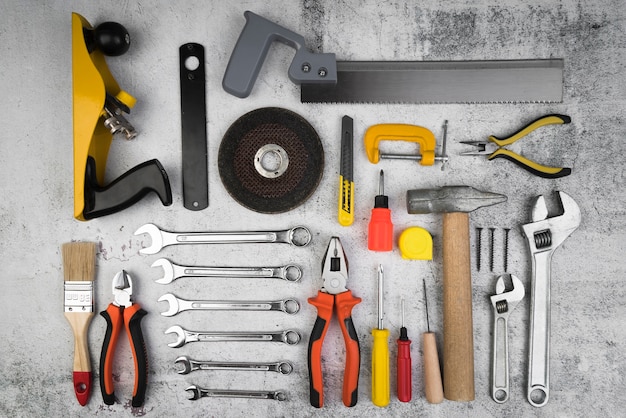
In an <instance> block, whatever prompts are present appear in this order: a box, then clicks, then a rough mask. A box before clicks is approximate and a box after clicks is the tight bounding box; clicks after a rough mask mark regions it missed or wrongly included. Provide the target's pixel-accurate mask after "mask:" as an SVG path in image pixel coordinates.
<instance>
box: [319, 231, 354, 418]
mask: <svg viewBox="0 0 626 418" xmlns="http://www.w3.org/2000/svg"><path fill="white" fill-rule="evenodd" d="M322 279H323V282H324V285H323V287H322V289H321V290H320V291H319V292H317V296H316V297H314V298H309V303H310V304H311V305H313V306H315V307H316V308H317V319H316V320H315V325H314V326H313V331H312V332H311V338H310V339H309V356H308V362H309V384H310V389H311V392H310V397H311V405H313V406H314V407H316V408H321V407H322V406H323V405H324V384H323V381H322V345H323V344H324V337H325V336H326V331H328V325H329V324H330V320H331V318H332V316H333V308H334V310H335V312H336V313H337V320H338V321H339V326H340V327H341V332H342V333H343V339H344V341H345V344H346V368H345V370H344V375H343V396H342V398H343V403H344V405H346V406H354V405H356V402H357V394H358V386H359V368H360V363H361V352H360V347H359V338H358V336H357V334H356V329H355V328H354V323H353V322H352V308H353V307H354V306H355V305H357V304H358V303H360V302H361V298H357V297H355V296H352V292H351V291H350V290H348V289H347V288H346V282H347V280H348V261H347V259H346V254H345V253H344V251H343V247H342V245H341V241H340V240H339V238H337V237H332V238H331V239H330V243H329V244H328V249H327V250H326V255H325V256H324V261H323V262H322Z"/></svg>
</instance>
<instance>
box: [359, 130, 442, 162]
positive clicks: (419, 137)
mask: <svg viewBox="0 0 626 418" xmlns="http://www.w3.org/2000/svg"><path fill="white" fill-rule="evenodd" d="M447 128H448V121H445V122H444V125H443V141H442V147H443V149H442V155H441V156H436V155H435V145H436V141H435V135H434V134H433V133H432V132H431V131H430V130H428V129H426V128H424V127H422V126H416V125H405V124H392V123H384V124H379V125H373V126H370V127H369V128H368V129H367V131H365V136H364V138H363V139H364V143H365V152H366V153H367V158H368V159H369V161H370V162H371V163H373V164H377V163H378V161H379V160H380V159H399V160H417V161H419V163H420V164H421V165H434V164H435V161H438V162H441V163H442V165H441V169H442V170H443V169H444V167H445V164H446V163H447V162H448V160H449V158H448V156H447V155H446V136H447ZM380 141H408V142H416V143H418V144H419V150H420V154H419V155H409V154H382V153H380V151H379V149H378V145H379V143H380Z"/></svg>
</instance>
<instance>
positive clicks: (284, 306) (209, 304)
mask: <svg viewBox="0 0 626 418" xmlns="http://www.w3.org/2000/svg"><path fill="white" fill-rule="evenodd" d="M164 301H165V302H169V305H170V308H169V309H168V310H167V311H165V312H161V315H163V316H174V315H176V314H177V313H179V312H183V311H200V310H203V311H280V312H285V313H288V314H295V313H297V312H298V311H299V310H300V304H299V303H298V301H297V300H295V299H285V300H276V301H221V300H185V299H180V298H177V297H176V296H174V295H172V294H171V293H166V294H165V295H163V296H161V297H160V298H159V300H158V302H164Z"/></svg>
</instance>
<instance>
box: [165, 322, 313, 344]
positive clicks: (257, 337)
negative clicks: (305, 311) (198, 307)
mask: <svg viewBox="0 0 626 418" xmlns="http://www.w3.org/2000/svg"><path fill="white" fill-rule="evenodd" d="M165 334H177V337H178V338H177V339H176V341H175V342H173V343H169V344H168V347H172V348H178V347H182V346H183V345H185V344H187V343H193V342H197V341H200V342H215V341H250V342H255V341H263V342H265V341H268V342H269V341H273V342H279V343H284V344H287V345H296V344H298V343H299V342H300V338H301V337H300V334H298V333H297V332H296V331H293V330H286V331H279V332H222V331H216V332H198V331H187V330H186V329H184V328H182V327H181V326H178V325H174V326H173V327H169V328H168V329H167V330H166V331H165Z"/></svg>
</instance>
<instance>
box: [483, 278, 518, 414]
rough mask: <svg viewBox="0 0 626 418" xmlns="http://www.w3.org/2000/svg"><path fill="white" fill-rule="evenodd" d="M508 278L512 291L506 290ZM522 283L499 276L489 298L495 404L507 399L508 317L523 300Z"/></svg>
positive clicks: (492, 384) (492, 390) (492, 394)
mask: <svg viewBox="0 0 626 418" xmlns="http://www.w3.org/2000/svg"><path fill="white" fill-rule="evenodd" d="M507 276H510V278H511V282H512V285H513V287H512V289H510V290H507V285H506V283H505V277H507ZM524 294H525V290H524V285H523V284H522V281H521V280H520V279H519V278H517V276H514V275H512V274H509V275H505V276H500V277H498V280H497V281H496V294H495V295H493V296H491V304H492V305H493V308H494V314H495V315H494V321H493V359H492V369H491V397H492V398H493V400H494V401H496V402H497V403H504V402H506V401H507V400H508V399H509V337H508V332H509V331H508V330H509V325H508V320H509V315H510V314H511V312H512V311H513V309H515V307H516V306H517V304H518V303H519V302H520V301H521V300H522V299H523V298H524Z"/></svg>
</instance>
